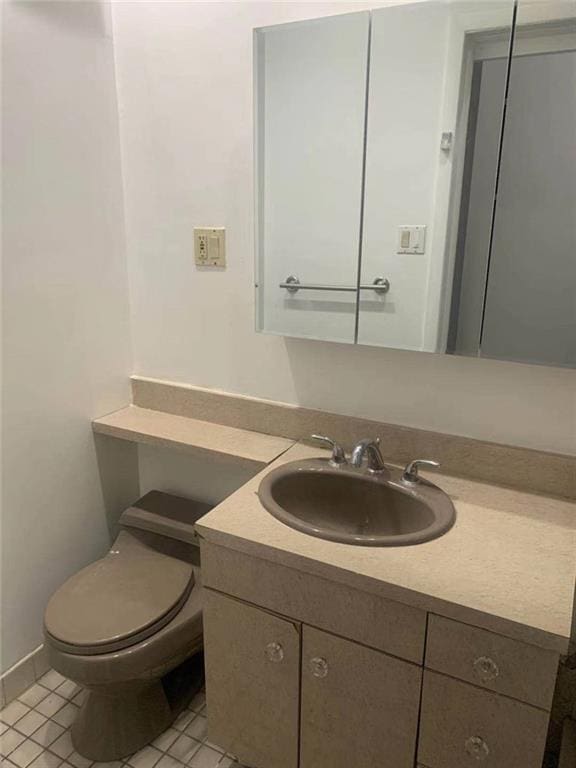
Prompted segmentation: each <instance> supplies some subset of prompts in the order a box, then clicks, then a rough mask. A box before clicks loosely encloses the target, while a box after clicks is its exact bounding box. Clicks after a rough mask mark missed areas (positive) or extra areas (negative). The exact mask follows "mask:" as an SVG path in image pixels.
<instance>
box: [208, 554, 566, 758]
mask: <svg viewBox="0 0 576 768" xmlns="http://www.w3.org/2000/svg"><path fill="white" fill-rule="evenodd" d="M201 548H202V575H203V584H204V587H205V590H204V593H205V608H204V633H205V654H206V689H207V707H208V734H209V738H210V740H211V741H213V742H214V743H217V744H219V745H220V746H222V747H225V748H226V749H228V750H229V751H230V752H232V753H234V754H236V755H237V756H238V757H239V759H240V761H241V762H244V763H246V764H247V765H250V766H254V768H349V767H350V766H354V768H414V766H418V768H466V766H469V767H470V768H472V766H476V765H482V766H483V767H484V768H541V765H542V759H543V755H544V747H545V743H546V733H547V728H548V721H549V711H550V708H551V704H552V695H553V691H554V684H555V680H556V674H557V667H558V661H559V654H558V653H556V652H555V651H552V650H547V649H544V648H540V647H537V646H534V645H531V644H528V643H525V642H522V641H520V640H517V639H512V638H509V637H504V636H502V635H499V634H497V633H495V632H492V631H488V630H486V629H483V628H480V627H475V626H471V625H468V624H463V623H461V622H459V621H455V620H454V619H451V618H447V617H443V616H438V615H436V614H432V613H426V612H425V611H422V610H420V609H416V608H414V607H412V606H407V605H403V604H401V603H399V602H395V601H391V600H388V599H385V598H383V597H382V596H380V595H375V594H369V593H367V592H364V591H362V590H358V589H355V588H352V587H350V586H349V585H347V584H342V583H339V582H335V581H331V580H328V579H325V578H320V577H318V576H315V575H313V574H310V573H303V572H301V571H298V570H297V569H294V568H291V567H288V566H285V565H283V564H279V563H272V562H269V561H266V560H262V559H260V558H258V557H253V556H251V555H247V554H245V553H242V552H238V551H235V550H232V549H228V548H226V547H222V546H218V545H215V544H213V543H209V542H206V541H202V543H201Z"/></svg>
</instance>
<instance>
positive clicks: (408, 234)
mask: <svg viewBox="0 0 576 768" xmlns="http://www.w3.org/2000/svg"><path fill="white" fill-rule="evenodd" d="M425 250H426V226H425V225H424V224H401V225H400V226H399V227H398V251H397V252H398V253H424V252H425Z"/></svg>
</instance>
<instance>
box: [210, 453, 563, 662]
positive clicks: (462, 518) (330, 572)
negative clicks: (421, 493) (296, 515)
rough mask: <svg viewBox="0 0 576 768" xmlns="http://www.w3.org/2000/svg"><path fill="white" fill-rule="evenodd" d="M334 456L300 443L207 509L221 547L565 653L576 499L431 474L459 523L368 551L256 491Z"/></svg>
mask: <svg viewBox="0 0 576 768" xmlns="http://www.w3.org/2000/svg"><path fill="white" fill-rule="evenodd" d="M318 456H326V453H325V452H322V451H319V450H318V449H317V448H309V447H307V446H305V445H301V444H298V445H294V446H293V447H292V448H290V449H289V450H288V451H287V452H286V453H284V454H283V455H282V456H281V457H280V458H278V459H277V460H276V461H275V462H274V463H273V464H271V465H270V466H268V467H266V468H265V469H264V470H263V471H262V472H261V473H260V474H258V475H257V476H256V477H254V478H253V479H252V480H250V481H249V482H248V483H246V485H244V486H242V488H240V489H239V490H238V491H236V492H235V493H234V494H232V495H231V496H229V497H228V498H227V499H226V500H225V501H223V502H222V503H221V504H219V505H218V506H217V507H215V508H214V509H213V510H212V511H211V512H209V513H208V514H207V515H205V516H204V517H203V518H202V519H201V521H200V522H199V523H197V529H198V531H199V533H200V535H201V536H203V537H204V538H205V539H207V540H208V541H211V542H213V543H215V544H220V545H222V546H225V547H230V548H232V549H235V550H238V551H242V552H245V553H247V554H250V555H253V556H256V557H260V558H263V559H265V560H268V561H272V562H277V563H281V564H282V565H285V566H288V567H292V568H295V569H298V570H299V571H304V572H308V573H312V574H315V575H317V576H321V577H323V578H327V579H331V580H334V581H339V582H342V583H346V584H348V585H350V586H353V587H356V588H358V589H364V590H366V591H368V592H373V593H377V594H381V595H382V596H384V597H388V598H390V599H392V600H397V601H399V602H403V603H406V604H409V605H413V606H415V607H419V608H422V609H424V610H428V611H431V612H434V613H438V614H440V615H443V616H447V617H450V618H453V619H456V620H459V621H463V622H466V623H469V624H473V625H476V626H480V627H484V628H486V629H490V630H492V631H494V632H499V633H500V634H503V635H506V636H508V637H511V638H514V639H517V640H523V641H525V642H529V643H533V644H535V645H539V646H541V647H544V648H549V649H552V650H556V651H559V652H560V653H566V652H567V650H568V645H569V639H570V631H571V622H572V612H573V607H574V588H575V583H576V504H574V503H573V502H570V501H567V500H565V499H559V498H552V497H547V496H541V495H536V494H531V493H522V492H519V491H515V490H511V489H508V488H502V487H497V486H492V485H487V484H485V483H479V482H474V481H471V480H463V479H460V478H455V477H449V476H447V475H440V474H436V475H434V476H432V475H428V477H429V479H431V480H432V481H433V482H435V483H436V484H437V485H438V486H440V487H441V488H443V489H444V490H445V491H446V492H447V493H448V494H449V495H450V497H451V498H452V500H453V502H454V505H455V507H456V511H457V520H456V524H455V525H454V527H453V528H452V529H451V530H450V531H449V532H448V533H446V534H445V535H444V536H442V537H440V538H439V539H436V540H434V541H429V542H427V543H425V544H418V545H416V546H411V547H360V546H354V545H349V544H340V543H336V542H331V541H325V540H323V539H319V538H315V537H312V536H308V535H306V534H304V533H300V532H299V531H296V530H293V529H292V528H289V527H288V526H286V525H284V524H283V523H281V522H280V521H279V520H277V519H276V518H274V517H273V516H272V515H271V514H269V513H268V512H267V511H266V510H265V509H264V507H263V506H262V505H261V504H260V501H259V499H258V497H257V495H256V491H257V489H258V485H259V483H260V480H261V478H262V477H263V476H264V474H266V473H267V472H269V471H270V470H271V469H273V468H275V467H277V466H279V465H281V464H284V463H286V462H288V461H293V460H296V459H304V458H312V457H318Z"/></svg>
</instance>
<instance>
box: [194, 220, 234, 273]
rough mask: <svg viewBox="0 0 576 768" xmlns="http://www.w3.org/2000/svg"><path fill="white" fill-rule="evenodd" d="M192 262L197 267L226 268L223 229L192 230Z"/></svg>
mask: <svg viewBox="0 0 576 768" xmlns="http://www.w3.org/2000/svg"><path fill="white" fill-rule="evenodd" d="M194 261H195V263H196V266H197V267H220V268H221V269H222V268H223V267H225V266H226V230H225V229H224V227H195V228H194Z"/></svg>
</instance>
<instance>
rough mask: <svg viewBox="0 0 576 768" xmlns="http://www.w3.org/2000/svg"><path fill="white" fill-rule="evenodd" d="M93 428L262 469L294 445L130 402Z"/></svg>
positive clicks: (100, 432)
mask: <svg viewBox="0 0 576 768" xmlns="http://www.w3.org/2000/svg"><path fill="white" fill-rule="evenodd" d="M92 429H93V430H94V432H97V433H99V434H102V435H108V436H109V437H117V438H120V439H121V440H129V441H130V442H134V443H144V444H147V445H158V446H162V447H167V448H177V449H179V450H183V451H188V452H189V453H212V454H219V455H221V456H225V457H226V458H228V459H235V460H237V461H239V462H242V463H244V464H247V465H252V466H253V467H254V469H256V470H258V469H261V467H262V465H265V464H269V463H270V462H271V461H274V459H276V458H277V457H278V456H280V455H281V454H282V453H283V452H284V451H286V450H287V449H288V448H290V446H292V445H294V441H293V440H287V439H286V438H284V437H276V436H275V435H264V434H262V433H261V432H253V431H251V430H247V429H238V428H237V427H227V426H225V425H223V424H214V423H213V422H210V421H201V420H199V419H191V418H188V417H186V416H177V415H175V414H172V413H165V412H163V411H154V410H150V409H148V408H139V407H138V406H136V405H129V406H127V407H126V408H122V409H121V410H119V411H114V413H109V414H108V415H107V416H102V417H101V418H99V419H94V421H93V422H92Z"/></svg>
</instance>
